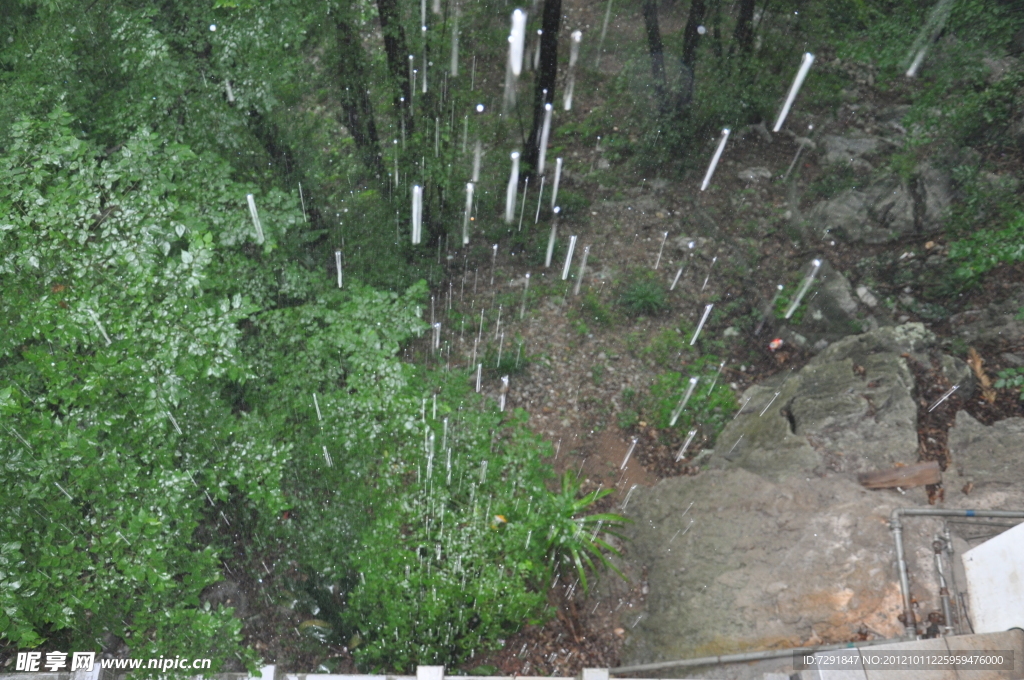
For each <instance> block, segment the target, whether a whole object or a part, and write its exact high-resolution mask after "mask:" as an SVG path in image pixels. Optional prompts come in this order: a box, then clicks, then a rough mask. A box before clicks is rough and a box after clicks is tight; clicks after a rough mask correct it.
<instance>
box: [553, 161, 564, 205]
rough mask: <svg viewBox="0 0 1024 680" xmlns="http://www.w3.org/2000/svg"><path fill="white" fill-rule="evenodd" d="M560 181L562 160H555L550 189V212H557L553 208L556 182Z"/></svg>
mask: <svg viewBox="0 0 1024 680" xmlns="http://www.w3.org/2000/svg"><path fill="white" fill-rule="evenodd" d="M561 179H562V159H561V158H556V159H555V183H554V185H553V186H552V187H551V208H552V210H558V208H556V207H555V201H557V200H558V182H559V180H561Z"/></svg>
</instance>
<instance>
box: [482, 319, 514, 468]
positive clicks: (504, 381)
mask: <svg viewBox="0 0 1024 680" xmlns="http://www.w3.org/2000/svg"><path fill="white" fill-rule="evenodd" d="M502 339H504V334H502ZM507 394H508V376H507V375H503V376H501V392H500V394H499V395H498V404H499V405H498V410H499V411H504V410H505V395H507ZM486 465H487V461H484V471H485V472H486V470H487V467H486ZM483 476H484V473H483V472H481V473H480V478H481V479H480V483H481V484H482V483H483Z"/></svg>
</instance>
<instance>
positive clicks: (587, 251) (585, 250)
mask: <svg viewBox="0 0 1024 680" xmlns="http://www.w3.org/2000/svg"><path fill="white" fill-rule="evenodd" d="M589 255H590V246H584V248H583V259H582V260H580V273H579V274H578V275H577V276H576V287H575V288H573V291H572V294H573V295H579V294H580V285H581V284H582V283H583V272H585V271H586V270H587V257H588V256H589Z"/></svg>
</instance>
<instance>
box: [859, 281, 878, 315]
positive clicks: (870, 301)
mask: <svg viewBox="0 0 1024 680" xmlns="http://www.w3.org/2000/svg"><path fill="white" fill-rule="evenodd" d="M857 297H859V298H860V301H861V302H863V303H864V304H866V305H867V306H868V307H871V308H872V309H874V308H875V307H877V306H878V298H876V297H875V296H874V295H872V294H871V291H869V290H868V289H867V286H857Z"/></svg>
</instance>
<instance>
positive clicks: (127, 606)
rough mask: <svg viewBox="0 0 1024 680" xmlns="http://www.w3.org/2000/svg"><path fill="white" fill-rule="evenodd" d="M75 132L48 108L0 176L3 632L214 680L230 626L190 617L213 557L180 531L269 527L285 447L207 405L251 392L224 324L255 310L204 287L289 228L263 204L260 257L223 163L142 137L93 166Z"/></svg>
mask: <svg viewBox="0 0 1024 680" xmlns="http://www.w3.org/2000/svg"><path fill="white" fill-rule="evenodd" d="M70 125H71V119H70V116H68V115H67V114H66V113H64V112H63V111H60V110H58V111H55V112H54V113H53V114H52V115H50V116H49V117H48V118H44V119H42V120H36V121H31V120H27V119H23V120H21V121H20V122H18V123H17V124H15V126H14V129H13V130H12V145H11V147H10V148H9V150H8V153H7V154H6V155H5V156H4V158H3V160H2V161H0V177H2V180H3V181H0V215H2V216H3V217H0V275H2V276H3V278H4V281H5V291H6V292H5V294H4V295H3V296H2V298H0V316H2V317H3V319H4V321H5V334H4V336H3V338H4V339H3V342H2V344H0V383H2V384H3V385H4V389H3V390H2V392H0V413H2V416H3V420H4V422H5V425H6V428H7V432H9V433H11V434H12V435H13V439H11V440H10V442H9V444H8V447H9V448H8V449H7V450H6V461H5V462H6V465H5V466H4V467H3V468H2V470H0V507H3V508H5V515H4V520H5V521H4V522H3V526H2V527H0V546H2V547H0V562H2V563H3V564H2V566H0V574H2V575H0V579H2V580H3V587H0V635H2V637H3V639H5V640H7V641H9V642H11V643H13V644H15V645H17V646H18V647H21V648H29V647H34V646H37V645H39V644H41V643H43V642H44V641H45V640H46V639H47V638H48V637H50V636H52V635H65V636H66V637H67V640H68V644H69V646H70V647H72V648H78V649H94V648H95V645H96V640H97V639H99V638H101V637H102V635H103V634H104V633H105V632H110V633H112V634H114V635H117V636H118V637H120V638H122V639H124V640H125V641H126V643H127V644H128V645H129V647H130V648H131V650H132V653H133V655H134V656H136V657H146V656H149V657H157V656H161V655H166V656H172V657H173V656H174V655H175V654H179V653H180V652H181V650H182V649H186V648H189V649H200V650H203V655H204V656H209V657H211V658H212V659H213V669H212V670H216V669H217V668H218V667H219V666H220V665H221V664H222V663H223V662H224V660H225V659H226V658H228V657H233V656H234V654H235V653H236V651H238V642H239V633H240V622H239V621H237V620H235V619H233V618H232V617H231V615H230V612H229V611H227V610H224V609H222V610H219V611H217V610H215V611H210V610H208V609H204V608H202V607H201V606H200V601H199V593H200V591H201V590H202V589H203V587H204V586H206V585H207V584H209V583H212V582H214V581H216V580H219V578H220V577H219V556H218V553H217V550H216V549H214V547H213V546H211V545H209V544H203V543H201V542H198V541H196V538H195V534H196V531H197V529H198V528H200V527H201V526H205V525H207V524H210V525H212V524H215V523H216V522H219V521H220V518H219V517H216V518H215V516H214V512H213V509H212V507H211V506H212V505H213V503H214V502H217V503H226V502H228V501H231V502H239V503H242V502H244V503H249V504H251V505H252V506H253V507H255V508H258V509H259V510H260V511H262V512H263V513H266V514H268V515H275V514H276V513H277V512H279V511H280V510H281V509H282V508H283V506H284V500H283V498H282V497H281V494H280V490H279V480H280V478H281V475H282V471H283V468H284V464H285V460H286V458H287V452H288V449H289V444H288V443H287V441H284V440H278V441H275V440H274V439H272V438H270V437H268V436H267V430H266V428H265V426H264V424H263V423H261V422H260V421H257V420H252V419H246V418H244V417H239V416H237V415H234V414H232V410H231V407H230V404H227V403H225V402H224V401H223V400H222V399H220V397H219V389H218V388H219V386H220V384H222V382H224V381H234V380H241V379H244V378H245V377H247V376H249V375H250V373H249V370H248V367H247V366H246V365H245V363H244V361H243V360H242V358H241V356H240V354H239V351H238V349H237V342H238V339H239V331H238V329H237V324H238V323H239V322H240V321H241V320H242V319H245V318H247V317H248V316H249V315H250V314H252V313H253V311H254V307H253V304H252V302H251V300H250V299H248V298H247V297H246V296H243V294H242V293H241V291H237V290H236V291H235V292H234V293H231V292H228V291H216V290H214V289H211V287H210V283H211V280H212V278H213V277H211V276H210V275H211V273H212V272H214V271H215V270H214V268H213V265H214V263H215V262H217V263H219V262H220V261H221V258H222V257H224V256H225V255H226V254H227V253H229V252H230V251H231V248H232V246H233V245H234V244H245V245H244V247H248V248H253V249H254V250H258V249H261V250H262V251H263V252H264V253H265V254H267V255H269V254H270V253H272V252H273V250H274V247H275V243H276V241H277V239H278V238H279V237H280V236H281V235H282V234H283V233H284V229H285V228H286V227H287V226H288V225H289V224H294V223H295V220H296V218H298V212H297V210H295V206H293V205H290V204H289V202H288V201H287V198H286V197H281V196H280V195H278V196H277V197H276V198H275V197H270V198H268V200H267V201H261V202H260V208H261V210H262V213H261V215H262V218H263V221H264V224H266V225H267V227H266V241H265V243H264V244H263V246H262V248H260V247H259V246H256V245H254V244H253V243H252V242H253V240H254V235H253V233H252V225H251V222H248V219H247V218H248V215H247V214H246V208H245V194H246V193H247V190H248V191H254V189H250V188H249V187H247V186H245V185H240V184H237V183H235V182H234V181H232V180H231V179H230V178H229V170H228V168H227V167H226V166H223V165H219V164H218V163H217V162H216V161H215V160H203V159H200V158H198V157H196V156H195V155H194V154H192V153H191V152H190V151H189V149H188V148H186V147H182V146H179V145H174V144H167V143H164V142H162V141H160V140H159V139H157V138H156V137H154V136H152V135H150V134H147V133H145V132H143V133H140V134H139V135H137V136H135V137H134V138H132V139H130V140H128V141H127V142H126V143H125V144H124V145H123V146H122V147H121V148H120V149H119V150H118V151H117V152H114V153H112V154H111V155H110V156H109V157H104V156H103V155H102V154H101V153H100V152H99V150H98V149H96V148H95V147H93V146H92V145H91V144H89V143H88V142H85V141H82V140H80V139H78V138H77V137H75V136H74V135H73V134H72V132H71V130H70ZM195 177H202V178H203V181H202V182H196V181H195ZM261 195H263V194H261ZM299 219H301V218H299ZM208 499H209V500H208ZM208 503H209V504H210V506H208V505H207V504H208ZM244 658H245V659H246V660H247V661H248V662H249V663H250V665H252V664H254V662H255V655H254V654H253V653H252V652H246V653H245V656H244Z"/></svg>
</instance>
